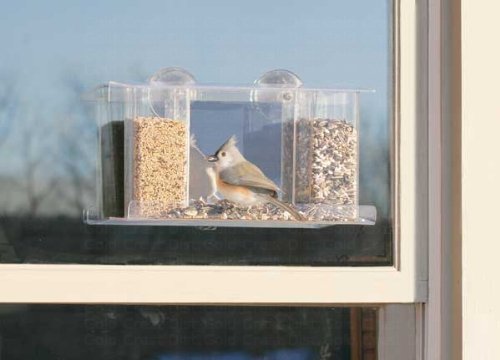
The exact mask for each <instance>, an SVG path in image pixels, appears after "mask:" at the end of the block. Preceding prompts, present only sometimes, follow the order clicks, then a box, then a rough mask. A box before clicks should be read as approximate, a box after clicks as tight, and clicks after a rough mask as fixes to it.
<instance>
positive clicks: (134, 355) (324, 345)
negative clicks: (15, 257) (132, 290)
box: [0, 305, 377, 360]
mask: <svg viewBox="0 0 500 360" xmlns="http://www.w3.org/2000/svg"><path fill="white" fill-rule="evenodd" d="M376 328H377V310H376V309H375V308H347V307H346V308H295V307H222V306H216V307H206V306H162V307H160V306H108V305H106V306H104V305H103V306H101V305H99V306H83V305H1V306H0V343H1V344H2V347H1V348H0V356H1V358H2V359H5V360H13V359H37V360H46V359H47V360H53V359H107V360H113V359H117V360H118V359H120V360H121V359H151V360H171V359H172V360H173V359H175V360H188V359H189V360H193V359H196V360H198V359H199V360H208V359H211V360H220V359H224V360H226V359H227V360H229V359H231V360H233V359H234V360H239V359H241V360H246V359H248V360H250V359H252V360H257V359H275V360H281V359H282V360H290V359H292V360H294V359H296V360H316V359H317V360H330V359H331V360H339V359H346V360H347V359H350V360H361V359H365V360H366V359H376V353H377V345H376V344H377V331H376Z"/></svg>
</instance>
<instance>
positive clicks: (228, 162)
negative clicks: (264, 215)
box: [207, 136, 305, 221]
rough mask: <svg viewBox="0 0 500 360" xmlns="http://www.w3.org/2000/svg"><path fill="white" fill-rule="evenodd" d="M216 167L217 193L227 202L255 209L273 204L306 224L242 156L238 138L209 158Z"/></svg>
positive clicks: (225, 144)
mask: <svg viewBox="0 0 500 360" xmlns="http://www.w3.org/2000/svg"><path fill="white" fill-rule="evenodd" d="M207 160H208V161H210V162H213V163H215V183H216V186H217V191H218V192H219V193H220V194H221V195H222V196H224V198H226V199H227V200H230V201H233V202H236V203H238V204H241V205H245V206H251V205H257V204H263V203H271V204H273V205H275V206H277V207H279V208H280V209H282V210H284V211H287V212H289V213H290V214H291V215H292V216H293V217H294V218H295V220H301V221H303V220H305V217H304V216H303V215H301V214H300V213H299V212H298V211H297V210H295V209H293V208H292V207H290V206H289V205H287V204H285V203H283V202H281V201H280V200H278V199H277V195H278V190H279V188H278V186H277V185H276V184H275V183H274V182H273V181H272V180H270V179H269V178H268V177H267V176H266V175H264V173H263V172H262V171H261V170H260V169H259V168H258V167H257V166H255V165H254V164H252V163H251V162H250V161H248V160H247V159H245V157H244V156H243V155H242V154H241V153H240V151H239V150H238V148H237V147H236V138H235V137H234V136H231V137H230V138H229V139H228V140H227V141H226V142H225V143H224V144H223V145H222V146H221V147H220V148H219V149H218V150H217V151H216V152H215V154H214V155H211V156H209V157H208V158H207Z"/></svg>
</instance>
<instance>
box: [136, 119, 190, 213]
mask: <svg viewBox="0 0 500 360" xmlns="http://www.w3.org/2000/svg"><path fill="white" fill-rule="evenodd" d="M133 129H134V136H133V149H134V155H133V166H132V173H133V174H132V179H133V185H132V186H133V196H132V199H131V200H133V201H135V204H140V205H139V206H138V207H137V209H139V211H138V212H135V213H134V215H138V216H142V217H155V216H158V215H159V214H161V213H162V212H163V211H164V209H166V208H168V207H169V206H180V205H183V204H185V203H186V200H187V186H188V174H187V147H188V146H189V143H188V134H187V132H188V129H187V127H186V123H185V122H183V121H177V120H171V119H165V118H159V117H137V118H135V119H134V120H133ZM129 215H130V214H129Z"/></svg>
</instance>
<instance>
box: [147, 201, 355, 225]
mask: <svg viewBox="0 0 500 360" xmlns="http://www.w3.org/2000/svg"><path fill="white" fill-rule="evenodd" d="M145 206H146V207H148V208H149V207H151V204H145ZM296 209H297V210H298V211H299V212H300V213H301V214H302V215H304V216H305V217H306V219H307V220H310V221H336V222H346V221H351V220H352V218H351V216H350V213H351V209H350V207H345V208H335V209H334V208H331V207H328V206H323V205H321V204H309V205H303V206H300V207H296ZM138 213H141V210H140V209H138ZM149 218H153V219H170V220H172V219H206V220H275V221H293V220H296V219H294V218H293V216H292V215H291V214H289V213H288V212H287V211H283V210H281V209H280V208H277V207H275V206H274V205H272V204H263V205H257V206H252V207H241V206H238V205H236V204H234V203H232V202H230V201H227V200H218V201H217V202H215V203H208V202H206V201H204V200H202V199H200V200H196V201H192V202H191V205H190V206H188V207H182V206H177V207H176V206H170V207H168V208H166V209H164V210H163V211H160V212H158V213H156V214H155V215H154V216H149Z"/></svg>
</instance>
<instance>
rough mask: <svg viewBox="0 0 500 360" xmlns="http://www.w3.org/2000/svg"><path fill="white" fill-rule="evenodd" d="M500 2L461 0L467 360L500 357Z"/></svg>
mask: <svg viewBox="0 0 500 360" xmlns="http://www.w3.org/2000/svg"><path fill="white" fill-rule="evenodd" d="M499 44H500V1H498V0H462V189H463V196H462V221H463V227H462V230H463V238H462V256H463V258H462V259H463V263H462V271H463V283H462V285H463V297H462V301H463V311H462V313H463V319H462V321H463V355H464V357H463V358H464V359H481V360H487V359H500V346H499V343H498V341H499V339H500V256H499V255H500V230H499V226H498V225H499V224H500V45H499Z"/></svg>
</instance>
